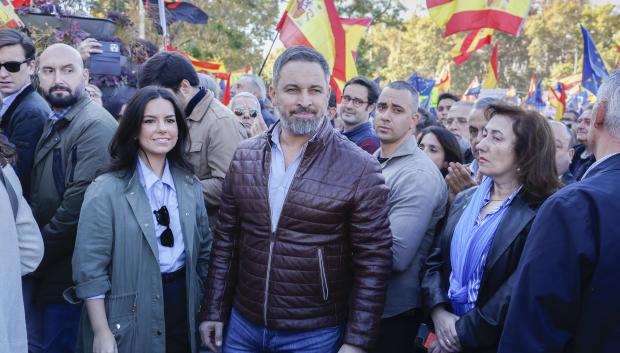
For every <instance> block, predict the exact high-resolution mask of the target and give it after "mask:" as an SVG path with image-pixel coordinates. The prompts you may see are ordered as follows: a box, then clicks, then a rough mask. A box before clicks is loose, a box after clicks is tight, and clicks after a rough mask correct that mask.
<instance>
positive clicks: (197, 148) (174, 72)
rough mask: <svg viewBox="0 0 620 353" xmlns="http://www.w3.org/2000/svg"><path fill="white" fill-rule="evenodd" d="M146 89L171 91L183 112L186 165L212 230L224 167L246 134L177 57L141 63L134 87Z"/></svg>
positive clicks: (164, 55) (188, 65)
mask: <svg viewBox="0 0 620 353" xmlns="http://www.w3.org/2000/svg"><path fill="white" fill-rule="evenodd" d="M150 85H157V86H162V87H165V88H167V89H169V90H171V91H172V93H174V95H175V97H176V98H177V100H178V101H179V103H180V104H181V107H183V109H184V110H185V117H186V119H187V123H188V124H189V135H190V141H191V142H190V146H189V162H190V163H191V164H192V166H193V167H194V172H195V173H196V176H197V177H198V179H200V182H201V183H202V192H203V194H204V199H205V204H206V207H207V212H208V213H209V224H211V225H212V226H213V225H215V223H216V221H217V213H218V210H219V207H220V196H221V194H222V183H223V182H224V177H225V176H226V172H227V171H228V165H229V164H230V161H231V160H232V158H233V154H234V153H235V149H236V148H237V145H239V143H240V142H241V141H243V140H244V139H246V138H247V137H248V136H247V133H246V131H245V129H244V128H243V125H241V123H239V121H238V120H237V119H236V118H235V116H234V114H233V113H232V112H231V111H230V109H228V108H226V106H224V105H223V104H222V103H220V101H218V100H217V98H216V97H215V96H214V94H213V92H211V91H209V90H205V89H201V88H200V80H199V78H198V74H197V73H196V70H195V69H194V67H193V66H192V63H191V62H190V61H189V60H188V59H186V58H185V57H183V56H182V55H181V54H179V53H172V52H159V53H157V54H155V55H154V56H153V57H151V58H150V59H149V60H148V61H147V62H146V63H144V66H143V67H142V72H140V75H139V78H138V86H139V87H140V88H142V87H145V86H150Z"/></svg>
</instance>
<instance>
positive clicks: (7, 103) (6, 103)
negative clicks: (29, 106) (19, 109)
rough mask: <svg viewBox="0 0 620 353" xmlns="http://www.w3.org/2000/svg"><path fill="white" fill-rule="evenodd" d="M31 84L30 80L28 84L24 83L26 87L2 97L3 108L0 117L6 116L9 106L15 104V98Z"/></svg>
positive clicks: (0, 109)
mask: <svg viewBox="0 0 620 353" xmlns="http://www.w3.org/2000/svg"><path fill="white" fill-rule="evenodd" d="M28 86H30V82H28V83H27V84H25V85H24V87H22V88H21V89H20V90H19V91H17V92H15V93H11V94H9V95H8V96H6V97H4V96H3V97H2V108H0V119H1V117H3V116H4V113H6V111H7V110H9V107H10V106H11V104H13V101H14V100H15V98H17V96H18V95H19V94H20V93H22V91H23V90H25V89H26V87H28Z"/></svg>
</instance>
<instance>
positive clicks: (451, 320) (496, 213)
mask: <svg viewBox="0 0 620 353" xmlns="http://www.w3.org/2000/svg"><path fill="white" fill-rule="evenodd" d="M486 114H487V117H488V119H487V120H489V123H488V124H487V126H486V128H485V129H484V131H483V134H484V135H483V136H484V139H483V140H482V141H481V142H480V144H479V145H478V150H479V151H480V172H481V173H482V174H483V175H485V176H486V177H485V178H484V179H483V180H482V182H481V184H480V185H479V186H476V187H474V188H471V189H469V190H466V191H463V192H462V193H460V194H458V195H457V197H456V198H455V200H454V203H453V204H452V206H451V208H450V211H449V214H448V218H447V221H446V223H445V226H444V228H443V230H442V232H441V233H440V234H439V236H438V237H437V238H436V240H435V245H434V247H433V249H432V250H431V253H430V255H429V257H428V259H427V261H426V266H425V270H424V274H423V279H422V293H423V300H424V305H425V309H426V310H428V312H429V313H430V316H431V319H432V323H433V327H434V330H435V333H436V335H437V341H436V342H435V343H434V344H433V345H432V346H431V349H430V350H429V351H430V352H433V353H442V352H495V351H496V350H497V345H498V343H499V338H500V335H501V332H502V327H503V322H504V318H505V316H506V311H507V308H508V303H509V301H510V293H511V290H512V287H513V283H512V282H513V273H514V271H515V269H516V267H517V264H518V262H519V258H520V257H521V251H522V250H523V245H524V243H525V240H526V238H527V234H528V231H529V228H530V226H531V224H532V221H533V220H534V217H535V216H536V211H537V209H538V207H539V205H540V204H541V203H542V201H544V200H545V199H546V198H547V197H548V196H549V195H551V194H552V193H553V192H554V191H555V190H557V188H558V187H559V179H558V178H557V174H556V170H555V163H554V153H555V151H554V139H553V135H552V132H551V128H550V127H549V124H548V123H547V122H546V120H545V119H544V118H543V117H542V116H540V115H539V114H537V113H535V112H532V111H527V112H526V111H524V110H522V109H519V108H516V107H511V106H505V105H491V106H490V107H489V108H488V109H487V111H486Z"/></svg>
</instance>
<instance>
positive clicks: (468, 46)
mask: <svg viewBox="0 0 620 353" xmlns="http://www.w3.org/2000/svg"><path fill="white" fill-rule="evenodd" d="M493 32H494V30H493V29H491V28H483V29H477V30H475V31H471V32H469V33H468V34H467V35H466V36H465V38H463V41H461V42H460V43H459V44H457V45H456V46H455V47H454V48H452V50H451V51H450V55H452V59H454V62H455V63H456V64H457V65H461V64H462V63H464V62H466V61H467V59H469V57H470V56H471V55H472V54H473V53H475V52H476V51H477V50H478V49H480V48H482V47H484V46H485V45H489V44H491V40H492V39H493Z"/></svg>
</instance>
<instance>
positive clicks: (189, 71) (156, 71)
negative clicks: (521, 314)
mask: <svg viewBox="0 0 620 353" xmlns="http://www.w3.org/2000/svg"><path fill="white" fill-rule="evenodd" d="M183 80H187V81H188V82H189V84H190V85H191V86H192V87H198V86H199V85H200V80H199V79H198V74H197V73H196V70H195V69H194V66H192V63H191V62H190V61H189V60H188V59H187V58H185V57H184V56H183V55H181V54H179V53H175V52H160V53H157V54H155V55H154V56H153V57H151V58H150V59H149V60H147V62H145V63H144V65H143V66H142V71H141V72H140V75H139V78H138V87H139V88H142V87H146V86H152V85H156V86H162V87H165V88H169V89H171V90H173V91H174V92H178V91H179V88H180V87H181V81H183Z"/></svg>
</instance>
